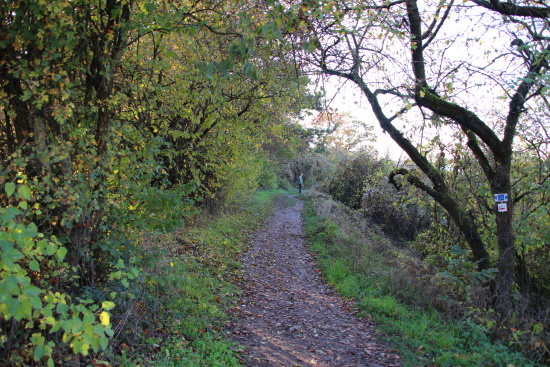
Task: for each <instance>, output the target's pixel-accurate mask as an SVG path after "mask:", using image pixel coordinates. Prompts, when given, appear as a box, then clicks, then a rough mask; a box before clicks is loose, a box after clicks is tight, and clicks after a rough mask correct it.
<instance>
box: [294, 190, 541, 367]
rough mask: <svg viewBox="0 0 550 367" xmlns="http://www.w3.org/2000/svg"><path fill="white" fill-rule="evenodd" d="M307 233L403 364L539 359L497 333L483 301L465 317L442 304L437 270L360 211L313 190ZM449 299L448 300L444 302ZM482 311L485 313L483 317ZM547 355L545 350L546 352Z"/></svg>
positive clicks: (330, 273) (329, 273)
mask: <svg viewBox="0 0 550 367" xmlns="http://www.w3.org/2000/svg"><path fill="white" fill-rule="evenodd" d="M304 220H305V224H306V233H307V237H308V241H309V243H310V246H311V249H312V251H313V252H314V253H315V254H316V257H317V260H318V263H319V265H320V267H321V268H322V270H323V274H324V277H325V278H326V280H327V281H328V283H329V284H330V285H332V286H333V287H334V288H335V289H336V290H337V291H338V292H339V293H340V294H341V295H342V296H344V297H348V298H351V299H355V300H356V304H357V307H358V309H359V314H358V315H359V316H360V317H365V318H372V319H374V320H375V321H376V323H377V324H378V325H379V329H380V330H381V331H382V332H383V333H385V334H386V335H387V336H388V338H389V340H390V342H391V344H392V345H393V346H394V347H395V348H396V349H397V351H398V352H399V354H400V355H401V356H402V362H403V365H404V366H515V367H519V366H538V365H542V363H544V361H543V360H541V359H540V358H539V359H538V360H536V358H531V359H528V358H527V357H526V356H525V355H524V354H522V353H520V352H519V351H518V350H517V349H514V347H515V345H514V340H513V339H504V340H501V339H498V338H494V336H493V335H492V333H491V332H490V329H491V328H492V327H493V325H489V324H488V322H489V321H488V320H490V318H489V317H487V316H486V315H485V314H483V312H482V311H481V310H479V309H475V308H470V309H469V310H465V311H464V314H463V315H462V317H451V316H449V315H448V314H446V313H443V312H440V311H439V309H441V308H442V307H441V306H442V305H441V304H442V303H444V302H445V299H444V298H443V297H441V295H442V294H441V293H438V291H439V288H438V283H441V284H443V283H442V280H441V279H440V277H438V275H437V274H429V273H428V272H427V271H426V269H425V267H424V266H423V264H422V263H421V262H420V261H417V260H415V258H414V256H412V255H411V254H408V253H407V252H406V251H405V250H404V249H398V248H396V247H394V246H392V244H391V243H390V241H389V240H388V239H386V238H385V237H384V236H383V235H381V234H380V231H377V230H375V229H373V228H368V227H367V225H366V223H365V221H364V220H363V219H362V217H361V216H360V215H358V214H357V212H355V211H352V210H350V209H348V208H345V207H344V206H343V205H341V204H337V203H335V202H334V201H331V200H329V199H328V198H326V197H324V196H322V195H318V194H316V193H314V192H311V193H309V195H308V197H307V201H306V210H305V212H304ZM447 306H448V305H447ZM484 316H485V317H484ZM541 355H542V354H541Z"/></svg>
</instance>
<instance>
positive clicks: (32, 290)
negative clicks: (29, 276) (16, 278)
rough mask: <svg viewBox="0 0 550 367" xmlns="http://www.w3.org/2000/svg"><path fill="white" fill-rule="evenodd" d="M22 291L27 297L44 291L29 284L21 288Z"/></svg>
mask: <svg viewBox="0 0 550 367" xmlns="http://www.w3.org/2000/svg"><path fill="white" fill-rule="evenodd" d="M21 292H22V293H23V294H24V295H25V296H27V297H32V296H38V295H39V294H40V293H42V289H40V288H38V287H35V286H34V285H30V284H29V285H26V286H24V287H23V288H21Z"/></svg>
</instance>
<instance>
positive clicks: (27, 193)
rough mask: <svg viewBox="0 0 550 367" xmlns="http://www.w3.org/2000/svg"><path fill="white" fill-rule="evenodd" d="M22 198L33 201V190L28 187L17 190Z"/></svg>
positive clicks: (20, 187) (24, 186)
mask: <svg viewBox="0 0 550 367" xmlns="http://www.w3.org/2000/svg"><path fill="white" fill-rule="evenodd" d="M17 193H18V194H19V197H20V198H23V199H25V200H31V189H30V188H29V187H28V186H27V185H21V186H19V188H18V189H17Z"/></svg>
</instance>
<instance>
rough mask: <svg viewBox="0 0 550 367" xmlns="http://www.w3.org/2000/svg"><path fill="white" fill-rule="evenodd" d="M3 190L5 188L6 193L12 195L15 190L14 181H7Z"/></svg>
mask: <svg viewBox="0 0 550 367" xmlns="http://www.w3.org/2000/svg"><path fill="white" fill-rule="evenodd" d="M5 190H6V195H7V196H8V197H10V196H12V195H13V193H14V192H15V183H13V182H8V183H7V184H6V186H5Z"/></svg>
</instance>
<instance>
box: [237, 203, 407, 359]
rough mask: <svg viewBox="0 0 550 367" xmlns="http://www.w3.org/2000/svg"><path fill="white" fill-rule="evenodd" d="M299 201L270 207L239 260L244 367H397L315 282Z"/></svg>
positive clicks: (366, 328) (345, 307)
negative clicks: (271, 210) (242, 279)
mask: <svg viewBox="0 0 550 367" xmlns="http://www.w3.org/2000/svg"><path fill="white" fill-rule="evenodd" d="M302 208H303V202H302V201H300V200H297V201H296V204H295V205H294V206H292V207H287V208H282V207H280V208H278V209H276V210H275V211H274V213H273V214H272V215H271V217H269V218H268V220H267V222H266V225H265V227H263V228H262V229H260V230H259V231H258V232H256V233H255V235H254V236H253V240H252V246H251V248H250V250H249V252H248V253H247V254H246V256H245V258H244V260H243V261H244V267H245V269H247V274H246V277H245V279H246V281H245V284H244V287H245V294H244V296H243V298H242V300H241V306H240V307H239V316H240V323H239V324H238V325H237V327H236V328H235V330H234V337H235V339H236V341H238V342H240V343H241V344H242V345H244V346H245V348H246V349H245V351H244V353H245V355H246V357H245V358H246V362H247V364H246V365H247V366H323V367H324V366H338V367H343V366H346V367H348V366H372V367H375V366H384V367H389V366H400V363H399V357H398V356H397V355H396V354H395V353H394V352H392V351H391V350H390V349H389V348H388V347H387V346H386V345H384V344H383V343H382V342H380V341H379V340H377V339H376V335H375V332H374V326H373V325H370V324H368V323H367V322H363V321H358V320H357V319H356V318H355V317H354V316H353V313H352V312H351V311H350V307H352V305H351V304H349V303H345V302H344V301H343V300H342V299H341V298H339V297H336V296H335V295H334V293H333V292H332V291H331V290H330V288H329V287H327V286H326V285H325V284H324V283H323V282H322V280H321V279H320V277H319V275H318V273H317V270H316V268H315V264H314V261H313V258H312V256H311V255H310V254H309V253H308V251H307V249H306V246H305V240H304V238H303V235H302V219H301V217H300V213H301V211H302Z"/></svg>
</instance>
